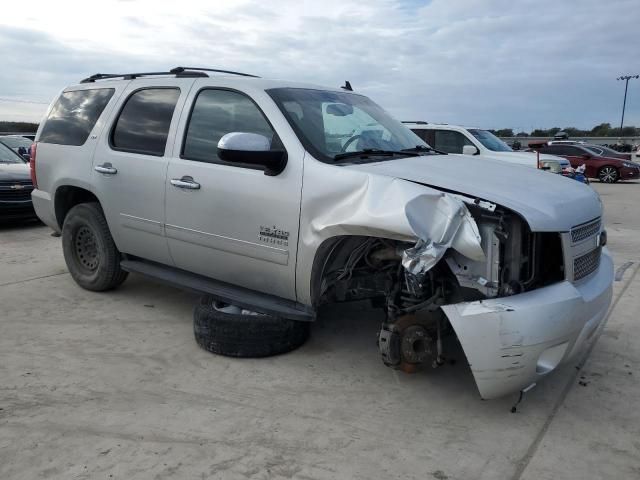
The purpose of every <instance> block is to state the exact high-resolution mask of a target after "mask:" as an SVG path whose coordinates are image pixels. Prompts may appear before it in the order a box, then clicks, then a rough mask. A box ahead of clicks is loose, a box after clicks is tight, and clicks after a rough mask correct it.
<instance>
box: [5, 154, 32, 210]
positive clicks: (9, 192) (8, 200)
mask: <svg viewBox="0 0 640 480" xmlns="http://www.w3.org/2000/svg"><path fill="white" fill-rule="evenodd" d="M32 190H33V184H32V183H31V176H30V175H29V165H27V164H26V163H25V161H24V159H23V158H22V157H21V156H20V155H18V154H17V153H15V152H14V151H13V150H11V149H10V148H9V147H7V146H5V145H3V144H1V143H0V223H1V222H4V221H8V220H16V219H23V218H35V216H36V215H35V212H34V210H33V204H32V203H31V191H32Z"/></svg>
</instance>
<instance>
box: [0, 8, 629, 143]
mask: <svg viewBox="0 0 640 480" xmlns="http://www.w3.org/2000/svg"><path fill="white" fill-rule="evenodd" d="M165 3H166V5H165ZM0 60H1V62H2V65H1V67H0V119H2V120H26V121H38V120H39V119H40V116H41V115H42V113H43V112H44V111H45V109H46V104H47V103H48V102H49V101H50V100H51V99H52V98H53V97H54V96H55V95H56V93H57V92H58V91H59V90H60V89H62V88H63V87H65V86H66V85H69V84H73V83H77V82H78V81H79V80H80V79H82V78H83V77H85V76H87V75H89V74H92V73H96V72H127V71H145V70H159V69H161V70H164V69H167V68H170V67H174V66H177V65H187V66H208V67H213V68H216V67H217V68H223V69H230V70H240V71H247V72H250V73H254V74H257V75H260V76H264V77H271V78H283V79H288V80H296V81H304V82H313V83H317V84H321V85H330V86H338V85H342V84H343V83H344V80H347V79H348V80H350V81H351V84H352V85H353V86H354V89H355V90H357V91H358V92H361V93H364V94H366V95H368V96H370V97H372V98H373V99H374V100H375V101H376V102H377V103H379V104H381V105H382V106H383V107H385V108H386V109H388V110H389V111H390V112H391V113H392V114H394V115H395V116H396V117H398V118H399V119H405V120H406V119H409V120H417V119H420V120H427V121H431V122H447V123H460V124H465V125H475V126H480V127H486V128H501V127H510V128H514V129H517V130H520V129H524V130H525V131H530V130H531V129H533V128H537V127H553V126H560V127H565V126H576V127H579V128H587V127H589V128H590V127H592V126H594V125H595V124H597V123H600V122H611V123H612V124H613V125H618V124H619V122H620V113H621V107H622V97H623V93H624V85H623V82H619V81H616V77H617V76H619V75H621V74H637V73H640V5H639V2H638V0H609V1H606V2H605V1H602V0H574V1H558V0H535V1H528V0H522V1H513V0H484V1H473V0H431V1H429V0H366V1H361V2H349V1H348V0H320V1H301V0H297V1H296V0H270V1H264V0H238V1H232V0H225V1H220V0H207V1H188V0H182V1H173V2H160V1H159V0H156V1H147V0H120V1H116V0H113V1H111V0H100V1H99V2H98V1H90V0H83V1H81V2H73V1H65V0H58V1H42V2H41V1H30V2H27V3H26V4H25V3H23V2H16V1H10V2H3V5H2V15H0ZM8 100H13V101H8ZM17 101H21V102H20V103H18V102H17ZM26 102H39V103H26ZM630 124H635V125H638V126H640V80H632V81H631V82H630V84H629V95H628V98H627V113H626V116H625V125H630Z"/></svg>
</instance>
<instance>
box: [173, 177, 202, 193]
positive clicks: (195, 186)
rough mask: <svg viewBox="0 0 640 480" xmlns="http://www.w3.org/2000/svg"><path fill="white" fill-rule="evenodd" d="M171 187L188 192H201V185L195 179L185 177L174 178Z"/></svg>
mask: <svg viewBox="0 0 640 480" xmlns="http://www.w3.org/2000/svg"><path fill="white" fill-rule="evenodd" d="M171 185H173V186H174V187H178V188H185V189H187V190H200V184H199V183H198V182H195V181H194V180H193V177H189V176H184V177H182V178H172V179H171Z"/></svg>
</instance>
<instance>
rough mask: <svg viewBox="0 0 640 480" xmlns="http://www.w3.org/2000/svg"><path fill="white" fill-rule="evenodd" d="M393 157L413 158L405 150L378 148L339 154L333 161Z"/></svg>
mask: <svg viewBox="0 0 640 480" xmlns="http://www.w3.org/2000/svg"><path fill="white" fill-rule="evenodd" d="M410 150H411V149H410ZM392 155H404V156H411V152H409V151H405V150H380V149H378V148H364V149H362V150H357V151H355V152H344V153H338V154H337V155H335V156H334V157H333V159H334V160H343V159H345V158H353V157H374V156H392Z"/></svg>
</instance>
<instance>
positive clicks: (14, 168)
mask: <svg viewBox="0 0 640 480" xmlns="http://www.w3.org/2000/svg"><path fill="white" fill-rule="evenodd" d="M30 178H31V176H30V173H29V165H28V164H26V163H0V182H11V181H12V180H29V179H30Z"/></svg>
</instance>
